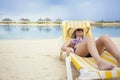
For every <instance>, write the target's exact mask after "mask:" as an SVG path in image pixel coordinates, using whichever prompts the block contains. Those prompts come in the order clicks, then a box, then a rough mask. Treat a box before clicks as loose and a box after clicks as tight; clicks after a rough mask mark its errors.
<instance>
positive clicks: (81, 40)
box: [72, 38, 86, 47]
mask: <svg viewBox="0 0 120 80" xmlns="http://www.w3.org/2000/svg"><path fill="white" fill-rule="evenodd" d="M85 39H86V38H76V39H74V40H73V42H72V45H73V47H74V46H75V45H76V44H78V43H80V42H83V41H84V40H85Z"/></svg>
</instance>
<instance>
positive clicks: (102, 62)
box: [98, 59, 114, 70]
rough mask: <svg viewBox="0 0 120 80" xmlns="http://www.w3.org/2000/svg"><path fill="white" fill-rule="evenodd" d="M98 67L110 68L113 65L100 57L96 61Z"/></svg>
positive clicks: (102, 68) (101, 68)
mask: <svg viewBox="0 0 120 80" xmlns="http://www.w3.org/2000/svg"><path fill="white" fill-rule="evenodd" d="M98 67H99V69H100V70H112V69H113V68H114V66H113V65H112V64H110V63H109V62H107V61H105V60H103V59H101V60H100V61H99V62H98Z"/></svg>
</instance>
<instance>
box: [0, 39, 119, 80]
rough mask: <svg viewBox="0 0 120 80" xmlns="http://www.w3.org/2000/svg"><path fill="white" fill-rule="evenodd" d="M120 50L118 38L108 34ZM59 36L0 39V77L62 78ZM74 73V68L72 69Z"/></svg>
mask: <svg viewBox="0 0 120 80" xmlns="http://www.w3.org/2000/svg"><path fill="white" fill-rule="evenodd" d="M112 40H113V41H114V43H115V45H117V47H118V48H119V50H120V38H112ZM60 46H61V39H60V38H58V39H48V40H47V39H46V40H0V80H66V79H67V76H66V67H65V62H64V61H62V60H60V59H59V53H60ZM73 72H74V74H73V75H74V77H76V76H78V74H79V73H78V72H77V71H76V70H75V69H74V67H73Z"/></svg>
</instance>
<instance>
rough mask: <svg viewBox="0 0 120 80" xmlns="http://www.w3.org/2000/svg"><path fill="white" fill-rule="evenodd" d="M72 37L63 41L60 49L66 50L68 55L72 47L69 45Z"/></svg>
mask: <svg viewBox="0 0 120 80" xmlns="http://www.w3.org/2000/svg"><path fill="white" fill-rule="evenodd" d="M71 43H72V39H70V40H68V41H67V42H66V43H64V44H63V45H62V47H61V50H62V51H66V53H67V55H69V53H70V52H73V51H74V50H73V48H72V47H71Z"/></svg>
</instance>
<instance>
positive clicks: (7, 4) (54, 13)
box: [0, 0, 120, 20]
mask: <svg viewBox="0 0 120 80" xmlns="http://www.w3.org/2000/svg"><path fill="white" fill-rule="evenodd" d="M119 2H120V1H119V0H97V1H96V0H17V1H16V0H1V2H0V18H3V17H6V16H8V17H12V18H14V19H15V20H17V18H21V17H27V18H31V19H33V20H36V19H38V18H46V17H49V18H52V19H56V18H61V19H79V20H84V19H89V20H101V19H106V20H107V19H108V20H116V19H118V20H119V19H120V16H119V14H120V12H119V7H120V6H119V4H118V3H119Z"/></svg>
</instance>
